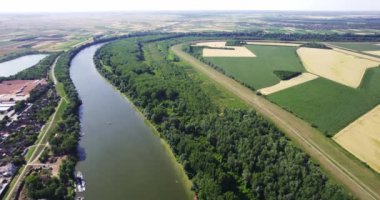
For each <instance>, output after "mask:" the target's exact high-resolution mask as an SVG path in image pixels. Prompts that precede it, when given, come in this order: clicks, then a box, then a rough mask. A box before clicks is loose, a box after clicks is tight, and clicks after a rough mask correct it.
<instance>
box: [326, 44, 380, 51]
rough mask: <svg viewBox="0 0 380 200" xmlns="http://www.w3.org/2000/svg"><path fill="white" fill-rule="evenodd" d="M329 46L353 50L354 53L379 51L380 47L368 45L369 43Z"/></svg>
mask: <svg viewBox="0 0 380 200" xmlns="http://www.w3.org/2000/svg"><path fill="white" fill-rule="evenodd" d="M331 44H333V45H336V46H339V47H343V48H347V49H353V50H356V51H380V45H379V44H378V43H369V42H332V43H331Z"/></svg>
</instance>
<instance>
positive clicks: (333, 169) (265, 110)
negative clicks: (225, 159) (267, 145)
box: [171, 45, 380, 199]
mask: <svg viewBox="0 0 380 200" xmlns="http://www.w3.org/2000/svg"><path fill="white" fill-rule="evenodd" d="M171 50H172V51H173V52H174V53H175V54H176V55H177V56H178V57H180V58H181V59H182V60H184V61H186V62H188V63H189V64H191V65H192V66H193V67H194V68H195V69H196V70H198V71H200V72H201V73H204V74H206V75H207V76H209V78H211V79H212V80H214V81H215V82H217V83H218V84H220V85H222V86H223V87H224V88H225V89H227V90H228V91H230V92H231V93H233V94H235V95H236V96H238V97H239V98H241V99H242V100H243V101H245V102H246V103H248V104H249V105H251V106H253V107H254V108H255V109H256V110H257V111H258V112H259V113H261V114H262V115H263V116H264V117H266V118H268V119H269V120H271V121H272V122H274V123H275V124H276V125H277V127H279V128H280V129H281V130H283V131H284V133H285V134H286V135H287V136H288V137H289V138H290V139H292V140H293V141H294V142H295V143H296V144H298V145H299V146H300V147H301V148H302V149H304V150H305V151H306V152H307V153H308V154H309V155H310V156H311V157H312V158H313V159H314V160H317V161H318V162H319V163H320V164H321V165H322V166H323V168H324V169H325V170H326V171H327V172H328V174H329V175H331V176H333V177H334V178H335V179H336V180H338V181H339V182H341V183H343V184H344V185H345V186H346V187H347V188H348V189H349V190H350V191H352V193H353V194H354V195H355V196H357V197H358V198H360V199H380V189H379V188H380V176H379V175H378V174H376V173H375V172H373V171H371V170H370V169H368V168H367V167H366V166H365V165H363V164H362V163H360V162H359V161H358V160H355V158H353V157H352V155H350V154H348V153H346V152H345V151H344V150H343V149H342V148H341V147H339V146H338V145H337V144H336V143H335V142H333V141H332V140H331V139H329V138H327V137H325V136H324V135H323V134H322V133H320V132H319V131H317V130H316V129H314V128H312V127H311V126H310V125H309V124H308V123H306V122H304V121H302V120H301V119H299V118H297V117H295V116H294V115H293V114H291V113H289V112H287V111H285V110H283V109H282V108H280V107H279V106H277V105H275V104H273V103H271V102H269V101H268V100H266V99H265V98H263V97H260V96H258V95H256V94H255V93H254V92H253V91H252V90H250V89H248V88H246V87H244V86H242V85H241V84H239V83H238V82H236V81H234V80H233V79H231V78H228V77H227V76H225V75H223V74H221V73H219V72H218V71H216V70H214V69H213V68H211V67H210V66H208V65H206V64H204V63H202V62H201V61H199V60H197V59H196V58H194V57H192V56H190V55H189V54H187V53H185V52H183V51H182V49H181V45H176V46H173V47H172V48H171Z"/></svg>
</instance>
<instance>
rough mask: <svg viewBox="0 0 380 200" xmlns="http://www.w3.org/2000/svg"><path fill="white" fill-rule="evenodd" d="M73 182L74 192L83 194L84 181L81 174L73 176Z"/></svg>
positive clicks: (84, 188)
mask: <svg viewBox="0 0 380 200" xmlns="http://www.w3.org/2000/svg"><path fill="white" fill-rule="evenodd" d="M75 182H76V184H75V185H76V187H75V188H76V189H75V190H76V191H77V192H84V191H86V182H85V180H84V176H83V174H82V172H80V171H78V172H77V173H76V174H75Z"/></svg>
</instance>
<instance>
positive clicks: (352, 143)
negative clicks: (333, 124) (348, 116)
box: [333, 106, 380, 172]
mask: <svg viewBox="0 0 380 200" xmlns="http://www.w3.org/2000/svg"><path fill="white" fill-rule="evenodd" d="M333 139H334V140H335V141H336V142H337V143H338V144H340V145H341V146H342V147H343V148H345V149H346V150H347V151H349V152H351V153H352V154H353V155H355V156H356V157H357V158H359V159H360V160H361V161H363V162H365V163H367V164H368V165H369V166H370V167H371V168H373V169H374V170H376V171H377V172H380V106H377V107H376V108H374V109H372V110H371V111H369V112H368V113H367V114H365V115H363V116H362V117H360V118H359V119H357V120H356V121H354V122H353V123H351V124H350V125H348V126H347V127H346V128H344V129H343V130H342V131H340V132H339V133H337V134H336V135H335V136H334V138H333Z"/></svg>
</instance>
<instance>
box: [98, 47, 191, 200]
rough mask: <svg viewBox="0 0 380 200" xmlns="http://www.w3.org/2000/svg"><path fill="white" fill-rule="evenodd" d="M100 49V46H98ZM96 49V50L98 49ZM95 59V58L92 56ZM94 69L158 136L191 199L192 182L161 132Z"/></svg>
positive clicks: (139, 109)
mask: <svg viewBox="0 0 380 200" xmlns="http://www.w3.org/2000/svg"><path fill="white" fill-rule="evenodd" d="M99 49H100V48H99ZM99 49H98V50H99ZM94 59H95V58H94ZM96 69H97V71H98V72H99V74H100V75H101V78H102V79H103V80H104V81H106V82H107V83H109V84H110V85H111V86H112V88H113V90H114V91H115V92H117V93H119V94H120V95H121V96H123V97H124V100H125V101H127V102H129V103H130V104H131V105H132V107H133V109H134V110H135V111H136V113H137V114H138V115H139V117H140V118H141V119H142V120H144V122H145V123H146V125H148V126H149V128H150V129H151V130H152V133H153V134H154V136H156V137H158V138H159V139H160V141H161V144H162V146H163V148H164V149H165V151H166V153H167V155H168V156H169V158H170V160H171V162H172V164H173V166H175V169H176V174H177V175H179V177H180V178H181V180H179V181H181V182H182V183H183V184H184V185H185V186H186V188H187V189H188V194H187V196H188V199H189V200H192V199H194V195H195V194H194V192H193V191H192V190H191V188H192V186H193V183H192V181H191V180H190V179H189V177H188V176H187V174H186V171H185V169H184V167H183V165H182V164H181V163H179V162H178V158H177V157H176V155H175V154H174V152H173V150H172V147H171V146H170V145H169V143H168V142H167V141H166V140H165V139H163V138H162V137H161V133H160V132H159V131H158V130H157V127H156V126H155V125H154V124H153V123H152V122H151V121H150V120H148V119H147V118H146V116H145V115H144V114H143V113H142V110H141V108H139V107H138V106H136V105H135V104H134V103H133V102H132V101H131V100H130V99H129V98H130V97H128V96H127V95H126V94H124V93H122V92H121V91H120V90H118V89H117V87H115V86H114V85H113V84H112V83H111V82H110V81H109V80H108V79H107V78H106V77H104V76H103V74H102V73H101V71H100V70H99V69H98V67H97V66H96Z"/></svg>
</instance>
